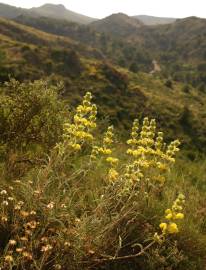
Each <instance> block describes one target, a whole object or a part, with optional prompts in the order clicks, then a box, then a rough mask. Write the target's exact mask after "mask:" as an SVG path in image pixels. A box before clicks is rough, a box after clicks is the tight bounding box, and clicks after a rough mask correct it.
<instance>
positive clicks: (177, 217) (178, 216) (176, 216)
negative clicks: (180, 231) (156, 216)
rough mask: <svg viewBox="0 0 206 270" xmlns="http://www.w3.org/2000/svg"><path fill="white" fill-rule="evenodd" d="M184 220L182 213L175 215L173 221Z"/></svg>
mask: <svg viewBox="0 0 206 270" xmlns="http://www.w3.org/2000/svg"><path fill="white" fill-rule="evenodd" d="M183 218H184V214H182V213H178V214H176V215H175V219H183Z"/></svg>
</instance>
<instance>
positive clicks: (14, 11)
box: [0, 3, 96, 24]
mask: <svg viewBox="0 0 206 270" xmlns="http://www.w3.org/2000/svg"><path fill="white" fill-rule="evenodd" d="M20 15H27V16H28V15H29V16H31V17H41V16H45V17H50V18H56V19H65V20H68V21H72V22H77V23H80V24H89V23H91V22H93V21H95V20H96V19H94V18H90V17H88V16H84V15H81V14H78V13H76V12H73V11H70V10H68V9H66V8H65V7H64V6H63V5H53V4H45V5H43V6H40V7H37V8H31V9H24V8H17V7H14V6H10V5H6V4H2V3H0V17H3V18H8V19H14V18H16V17H18V16H20Z"/></svg>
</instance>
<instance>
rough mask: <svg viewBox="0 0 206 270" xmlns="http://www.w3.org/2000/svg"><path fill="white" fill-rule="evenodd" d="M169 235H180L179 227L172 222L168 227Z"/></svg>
mask: <svg viewBox="0 0 206 270" xmlns="http://www.w3.org/2000/svg"><path fill="white" fill-rule="evenodd" d="M167 230H168V233H171V234H174V233H178V232H179V230H178V227H177V224H176V223H174V222H172V223H170V224H169V225H168V228H167Z"/></svg>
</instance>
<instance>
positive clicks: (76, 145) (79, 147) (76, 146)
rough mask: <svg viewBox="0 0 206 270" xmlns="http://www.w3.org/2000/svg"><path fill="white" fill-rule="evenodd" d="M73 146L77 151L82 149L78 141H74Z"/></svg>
mask: <svg viewBox="0 0 206 270" xmlns="http://www.w3.org/2000/svg"><path fill="white" fill-rule="evenodd" d="M71 147H72V148H73V149H74V150H76V151H78V150H80V149H81V145H80V144H78V143H74V144H72V145H71Z"/></svg>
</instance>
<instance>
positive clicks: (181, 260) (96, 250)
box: [0, 81, 206, 269]
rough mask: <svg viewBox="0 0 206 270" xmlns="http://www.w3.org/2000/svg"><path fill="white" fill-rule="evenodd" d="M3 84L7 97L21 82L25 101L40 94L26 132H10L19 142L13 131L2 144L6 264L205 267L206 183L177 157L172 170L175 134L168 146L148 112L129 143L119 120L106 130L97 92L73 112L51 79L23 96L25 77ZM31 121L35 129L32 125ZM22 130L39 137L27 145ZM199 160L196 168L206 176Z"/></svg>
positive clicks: (14, 119) (13, 118) (1, 223)
mask: <svg viewBox="0 0 206 270" xmlns="http://www.w3.org/2000/svg"><path fill="white" fill-rule="evenodd" d="M5 88H6V89H8V90H9V89H10V91H11V94H10V99H9V97H8V100H10V104H11V103H13V100H12V99H15V95H14V98H13V97H12V93H14V89H16V91H17V92H19V93H20V95H19V104H22V103H23V104H22V105H20V106H22V108H23V107H24V106H25V105H26V104H27V102H28V100H31V103H34V99H35V98H37V97H38V98H39V101H38V102H37V103H36V104H34V105H33V108H36V107H39V110H38V111H36V114H35V116H32V117H31V115H30V113H29V111H28V114H27V117H26V116H25V117H26V119H30V120H26V121H25V122H26V123H27V126H28V128H24V130H25V132H22V133H18V135H17V134H15V132H14V130H15V129H13V131H11V134H15V135H16V136H15V137H16V138H17V139H18V141H17V140H14V141H13V143H10V141H12V140H11V139H9V136H8V137H5V140H4V141H2V142H1V147H3V148H4V147H5V146H6V148H7V151H5V150H4V151H3V153H4V156H2V159H1V175H2V181H1V191H0V200H1V206H0V211H1V220H0V229H1V235H2V241H1V257H0V258H1V259H0V263H1V268H2V269H68V265H69V269H79V268H81V269H88V268H92V269H105V268H106V269H108V268H109V269H116V268H119V267H121V269H128V268H130V267H131V266H132V267H133V269H139V268H142V267H144V269H165V267H167V268H170V269H203V266H204V261H205V257H204V256H205V250H206V245H205V234H204V231H205V218H204V215H203V216H202V214H203V208H201V207H202V206H203V205H204V197H202V196H201V194H203V192H204V186H203V185H202V184H201V182H192V181H191V179H190V180H189V181H186V180H187V176H186V178H184V177H182V173H181V172H180V169H178V166H181V168H184V166H182V165H181V164H180V163H177V166H176V167H174V165H173V164H174V162H175V156H176V153H177V152H178V150H179V149H178V146H179V141H178V140H176V141H173V142H171V143H169V144H165V143H164V139H163V133H162V132H158V131H157V130H156V122H155V120H154V119H151V120H149V119H148V118H144V120H143V123H141V122H139V121H138V120H137V119H136V120H134V123H133V127H132V129H131V134H130V138H128V140H127V143H126V144H124V143H121V142H120V141H118V139H117V138H116V136H115V131H114V128H113V127H112V126H109V127H108V128H106V130H105V133H104V134H103V135H102V134H100V133H99V132H98V128H97V125H99V124H100V122H99V121H98V120H97V119H96V116H97V112H98V109H97V107H96V105H95V104H93V103H92V96H91V94H90V93H87V94H86V95H85V97H84V99H83V102H82V104H81V105H79V106H78V107H77V109H76V110H75V112H73V113H70V116H67V117H66V115H68V112H67V109H66V107H64V104H62V106H60V104H59V105H58V102H60V103H62V101H58V100H56V97H57V96H56V91H57V90H58V88H56V87H54V86H52V85H50V84H47V85H46V84H45V83H43V82H41V81H37V82H35V83H34V84H28V85H27V89H28V91H27V94H26V95H25V89H26V84H19V83H17V82H16V81H11V82H10V83H6V85H5ZM12 89H13V91H12ZM45 89H47V90H46V93H45V95H43V96H42V94H43V92H44V91H45ZM1 98H2V97H1ZM45 98H46V100H45ZM44 101H45V102H44ZM21 102H22V103H21ZM3 104H4V103H3ZM7 104H8V103H7ZM38 104H39V105H38ZM40 104H41V106H40ZM7 106H8V105H7ZM14 106H16V107H13V108H14V109H13V114H10V113H9V107H8V109H6V108H5V109H4V108H3V109H4V110H3V111H2V113H3V115H4V118H5V120H7V121H8V120H10V122H11V123H13V126H17V125H18V124H19V111H20V108H19V107H18V106H17V104H16V105H14ZM5 107H6V106H5ZM22 108H21V109H22ZM31 111H32V108H31ZM62 112H63V113H62ZM24 113H25V112H24ZM44 115H45V116H44ZM52 115H54V118H52ZM45 117H46V118H45ZM34 119H35V122H36V124H35V126H36V127H37V129H35V128H33V129H31V128H29V127H31V126H32V127H35V126H34V124H32V125H31V126H29V124H28V123H30V124H31V123H32V121H33V120H34ZM42 119H44V121H43V123H44V126H46V127H47V128H46V129H45V128H44V126H43V127H42V126H41V120H42ZM58 119H59V120H58ZM10 122H9V121H8V122H7V123H8V124H7V125H11V124H10ZM60 123H61V124H62V127H63V128H62V129H61V128H60V129H58V131H61V136H57V135H56V132H57V128H56V125H57V124H60ZM25 126H26V124H25ZM39 128H40V130H41V131H40V132H38V133H40V134H41V138H42V139H40V138H39V137H38V136H36V131H37V130H38V131H39ZM10 129H11V128H10ZM30 129H31V130H30ZM18 131H19V129H18V130H17V129H16V132H18ZM28 132H29V134H30V136H29V135H28V134H27V133H28ZM25 137H26V138H32V139H31V140H30V141H29V140H27V142H26V147H25V145H24V144H25ZM6 138H8V141H7V140H6ZM45 138H47V139H46V140H44V139H45ZM14 142H16V144H15V143H14ZM34 144H35V145H36V147H33V145H34ZM37 146H39V147H40V149H41V150H39V148H38V147H37ZM3 148H2V149H3ZM5 154H6V156H5ZM31 154H32V155H31ZM22 155H24V157H27V158H24V159H22ZM37 157H38V158H37ZM20 158H21V159H20ZM11 161H12V162H13V163H11ZM36 162H37V163H36ZM27 163H29V165H28V164H27ZM197 166H199V165H195V163H193V168H192V167H191V170H192V169H193V170H194V172H195V168H197V170H198V171H199V174H200V173H201V171H202V173H203V172H204V171H203V170H201V169H200V168H201V167H200V166H199V168H198V167H197ZM202 168H203V167H202ZM190 173H193V171H191V172H190ZM188 176H189V178H190V176H191V174H189V175H188ZM197 177H198V179H200V178H199V176H198V175H197ZM189 178H188V179H189ZM198 181H199V180H198ZM195 187H197V188H195ZM182 193H183V194H185V195H186V197H185V196H184V195H182ZM177 194H179V195H177ZM201 198H202V199H201ZM200 217H201V218H200Z"/></svg>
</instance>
